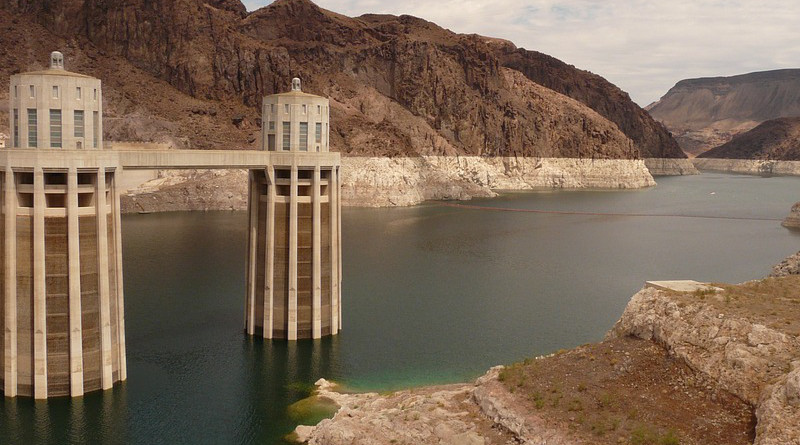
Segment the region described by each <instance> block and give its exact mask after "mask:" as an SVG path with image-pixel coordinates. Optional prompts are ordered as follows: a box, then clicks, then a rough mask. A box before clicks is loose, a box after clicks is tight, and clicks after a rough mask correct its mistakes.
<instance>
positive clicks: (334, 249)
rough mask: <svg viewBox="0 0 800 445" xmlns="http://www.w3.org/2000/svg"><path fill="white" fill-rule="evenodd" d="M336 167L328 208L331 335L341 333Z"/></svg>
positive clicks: (329, 190)
mask: <svg viewBox="0 0 800 445" xmlns="http://www.w3.org/2000/svg"><path fill="white" fill-rule="evenodd" d="M336 182H337V178H336V167H333V168H331V174H330V179H329V180H328V197H329V199H328V202H329V204H328V206H329V207H330V212H331V216H330V220H331V227H330V231H331V234H330V235H331V237H330V239H331V259H330V261H331V334H332V335H335V334H337V333H338V332H339V296H338V294H339V279H338V276H339V255H338V253H339V247H338V246H339V237H338V233H339V228H338V226H339V219H338V218H337V213H336V203H337V202H339V193H338V189H337V188H336Z"/></svg>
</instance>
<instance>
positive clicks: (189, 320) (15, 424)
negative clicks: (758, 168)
mask: <svg viewBox="0 0 800 445" xmlns="http://www.w3.org/2000/svg"><path fill="white" fill-rule="evenodd" d="M657 180H658V182H659V186H658V187H656V188H653V189H649V190H638V191H613V192H611V191H608V192H585V191H581V192H573V191H568V192H563V191H562V192H534V193H516V194H509V195H505V196H502V197H500V198H496V199H491V200H480V201H473V202H470V203H469V204H477V205H480V206H486V207H498V208H516V209H536V210H543V209H544V210H557V211H587V212H599V213H648V214H675V215H695V216H732V217H746V218H767V219H775V220H778V219H781V218H783V217H784V216H785V215H786V213H787V212H788V210H789V208H790V206H791V205H792V204H793V203H794V202H795V201H797V200H800V178H785V177H776V178H758V177H751V176H734V175H720V174H705V175H702V176H690V177H671V178H657ZM122 226H123V232H124V234H123V243H124V245H123V247H124V268H125V298H126V301H125V311H126V320H127V321H126V329H127V333H126V334H127V347H128V381H127V382H126V383H124V384H122V385H118V386H116V387H115V388H114V389H113V390H112V391H106V392H104V393H93V394H89V395H87V396H85V397H84V398H82V399H77V400H69V399H56V400H49V401H47V402H34V401H32V400H29V399H15V400H9V399H3V400H2V401H0V403H1V404H2V413H1V414H0V443H2V444H6V443H12V444H28V443H101V442H102V443H142V444H150V443H170V444H175V443H190V444H195V443H210V444H211V443H213V444H217V443H248V444H250V443H252V444H256V443H267V444H272V443H281V437H282V436H283V435H284V434H286V433H287V432H289V431H291V430H292V429H293V427H294V425H295V421H293V420H292V419H290V418H289V417H288V415H287V406H288V405H289V404H291V403H293V402H295V401H297V400H299V399H301V398H303V397H305V395H306V391H307V389H306V388H307V387H308V385H309V384H310V383H312V382H314V381H315V380H316V379H318V378H320V377H325V378H327V379H333V380H337V381H340V382H343V383H345V384H346V385H348V386H350V387H353V388H357V389H365V390H366V389H370V390H387V389H395V388H402V387H407V386H412V385H420V384H430V383H444V382H454V381H463V380H467V379H472V378H475V377H476V376H478V375H479V374H481V373H482V372H484V371H485V370H486V369H487V368H488V367H490V366H492V365H495V364H498V363H509V362H513V361H517V360H521V359H523V358H525V357H529V356H533V355H538V354H542V353H547V352H550V351H553V350H556V349H559V348H569V347H573V346H576V345H579V344H582V343H586V342H591V341H597V340H600V339H601V338H602V336H603V334H604V333H605V332H606V331H607V330H608V329H609V328H610V327H611V325H612V324H613V323H614V321H615V320H616V319H617V318H618V317H619V315H620V314H621V312H622V310H623V308H624V307H625V304H626V303H627V301H628V299H629V298H630V296H631V295H632V294H633V293H635V292H636V290H638V289H639V288H640V287H641V286H642V284H643V282H644V281H645V280H651V279H696V280H709V281H726V282H740V281H744V280H748V279H753V278H758V277H761V276H763V275H765V274H766V273H767V272H768V270H769V268H770V265H771V264H773V263H775V262H777V261H778V260H780V259H781V258H783V257H784V256H787V255H789V254H791V253H794V252H796V251H798V250H800V234H799V233H797V232H790V231H788V230H786V229H783V228H782V227H781V226H780V224H779V222H778V221H754V220H733V219H731V220H727V219H704V218H679V217H629V216H604V215H563V214H562V215H559V214H536V213H525V212H502V211H490V210H474V209H462V208H450V207H445V206H441V205H438V204H429V205H422V206H417V207H412V208H400V209H345V211H344V216H343V237H344V278H343V304H344V306H343V307H344V308H343V323H344V330H343V331H342V332H341V334H340V335H338V336H337V337H335V338H326V339H323V340H317V341H310V340H309V341H299V342H296V343H287V342H283V341H274V342H270V341H262V340H253V339H250V338H248V337H246V336H245V335H244V334H243V333H242V326H243V321H244V318H243V317H244V292H245V287H244V271H245V264H244V261H245V243H246V232H245V229H246V215H244V214H243V213H173V214H154V215H132V216H125V217H124V218H123V224H122Z"/></svg>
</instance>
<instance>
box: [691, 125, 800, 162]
mask: <svg viewBox="0 0 800 445" xmlns="http://www.w3.org/2000/svg"><path fill="white" fill-rule="evenodd" d="M698 157H700V158H726V159H764V160H776V161H798V160H800V117H783V118H778V119H772V120H768V121H766V122H763V123H761V124H759V125H758V126H757V127H755V128H753V129H752V130H750V131H747V132H744V133H742V134H739V135H736V136H734V137H733V139H731V140H730V141H728V142H726V143H724V144H722V145H720V146H718V147H715V148H712V149H711V150H708V151H707V152H705V153H702V154H700V155H698Z"/></svg>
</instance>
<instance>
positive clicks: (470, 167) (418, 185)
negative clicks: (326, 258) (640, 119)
mask: <svg viewBox="0 0 800 445" xmlns="http://www.w3.org/2000/svg"><path fill="white" fill-rule="evenodd" d="M340 171H341V177H342V204H343V205H346V206H359V207H390V206H408V205H415V204H419V203H421V202H423V201H428V200H468V199H472V198H478V197H492V196H496V193H495V192H494V191H493V190H531V189H536V188H601V189H622V188H641V187H650V186H653V185H655V182H654V181H653V178H652V176H650V173H649V172H648V171H647V168H646V167H645V166H644V163H643V162H642V161H633V160H624V159H598V160H594V161H592V160H591V159H569V158H491V157H478V156H421V157H396V158H385V157H355V156H352V157H344V158H342V167H341V170H340ZM246 208H247V173H246V172H244V171H241V170H235V171H224V170H219V171H183V172H181V171H174V172H161V174H160V177H159V178H158V179H156V180H152V181H149V182H147V183H145V184H142V185H141V186H139V187H138V188H134V189H132V190H130V191H129V192H128V193H127V195H126V196H123V198H122V210H123V212H128V213H133V212H162V211H176V210H244V209H246Z"/></svg>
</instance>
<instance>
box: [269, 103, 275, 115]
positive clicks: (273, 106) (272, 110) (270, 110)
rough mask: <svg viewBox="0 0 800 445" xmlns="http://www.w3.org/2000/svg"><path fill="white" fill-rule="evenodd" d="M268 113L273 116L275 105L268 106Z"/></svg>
mask: <svg viewBox="0 0 800 445" xmlns="http://www.w3.org/2000/svg"><path fill="white" fill-rule="evenodd" d="M269 112H270V113H272V114H275V104H269Z"/></svg>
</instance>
